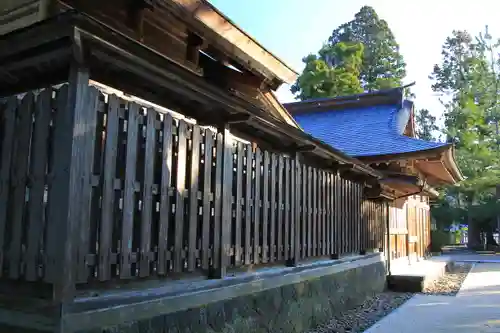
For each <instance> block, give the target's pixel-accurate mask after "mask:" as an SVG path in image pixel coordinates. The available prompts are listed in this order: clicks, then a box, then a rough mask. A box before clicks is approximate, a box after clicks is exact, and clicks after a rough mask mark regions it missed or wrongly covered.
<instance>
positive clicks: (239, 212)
mask: <svg viewBox="0 0 500 333" xmlns="http://www.w3.org/2000/svg"><path fill="white" fill-rule="evenodd" d="M244 156H245V148H244V144H243V143H242V142H238V144H237V147H236V184H235V185H236V198H235V210H236V212H235V221H234V222H235V223H234V250H235V251H234V265H235V266H240V265H241V259H242V258H241V257H242V251H241V240H242V235H243V232H242V220H243V202H242V201H243V158H244Z"/></svg>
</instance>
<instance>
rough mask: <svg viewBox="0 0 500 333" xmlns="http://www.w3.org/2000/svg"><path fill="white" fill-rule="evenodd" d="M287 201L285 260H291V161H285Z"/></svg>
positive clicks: (285, 206) (287, 159)
mask: <svg viewBox="0 0 500 333" xmlns="http://www.w3.org/2000/svg"><path fill="white" fill-rule="evenodd" d="M284 180H285V184H284V191H285V201H284V209H285V220H284V222H283V224H284V229H285V232H284V244H285V245H284V246H285V258H284V259H285V260H288V259H289V258H290V224H291V223H290V222H291V221H290V159H289V158H286V159H285V178H284Z"/></svg>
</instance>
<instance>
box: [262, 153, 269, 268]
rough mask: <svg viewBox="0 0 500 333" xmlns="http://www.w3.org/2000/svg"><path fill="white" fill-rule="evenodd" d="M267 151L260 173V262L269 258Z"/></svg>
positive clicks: (265, 261)
mask: <svg viewBox="0 0 500 333" xmlns="http://www.w3.org/2000/svg"><path fill="white" fill-rule="evenodd" d="M269 164H270V157H269V152H267V151H265V152H264V161H263V164H262V165H263V175H262V183H263V190H262V192H263V193H262V262H263V263H267V262H268V260H269V259H268V258H269V235H268V231H269Z"/></svg>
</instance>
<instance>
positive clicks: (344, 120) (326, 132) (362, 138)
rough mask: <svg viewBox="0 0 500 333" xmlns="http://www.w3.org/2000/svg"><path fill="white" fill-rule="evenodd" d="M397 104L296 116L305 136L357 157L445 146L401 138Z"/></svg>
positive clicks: (402, 136) (443, 144) (439, 143)
mask: <svg viewBox="0 0 500 333" xmlns="http://www.w3.org/2000/svg"><path fill="white" fill-rule="evenodd" d="M399 112H403V110H400V108H399V106H396V105H377V106H370V107H363V108H354V109H343V110H332V111H318V112H310V113H303V114H297V115H295V116H294V117H295V119H296V121H297V122H298V123H299V125H300V126H301V127H302V128H303V129H304V131H305V132H307V133H308V134H310V135H312V136H314V137H316V138H318V139H319V140H322V141H323V142H325V143H327V144H329V145H330V146H333V147H335V148H337V149H339V150H341V151H342V152H344V153H346V154H348V155H351V156H356V157H363V156H365V157H366V156H377V155H391V154H403V153H410V152H416V151H422V150H428V149H433V148H438V147H442V146H445V145H446V143H441V142H429V141H425V140H420V139H415V138H410V137H407V136H404V135H401V134H400V133H399V131H398V128H397V127H398V126H397V122H396V116H397V115H398V113H399Z"/></svg>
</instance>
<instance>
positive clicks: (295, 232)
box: [290, 154, 301, 266]
mask: <svg viewBox="0 0 500 333" xmlns="http://www.w3.org/2000/svg"><path fill="white" fill-rule="evenodd" d="M291 171H292V184H291V190H292V191H291V192H292V193H291V207H290V209H291V215H292V229H291V233H292V235H291V241H290V247H291V249H292V250H291V252H292V258H293V262H292V265H293V266H297V265H298V264H299V261H300V197H301V195H300V194H301V193H300V163H299V156H298V154H295V156H294V159H293V160H292V164H291Z"/></svg>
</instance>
